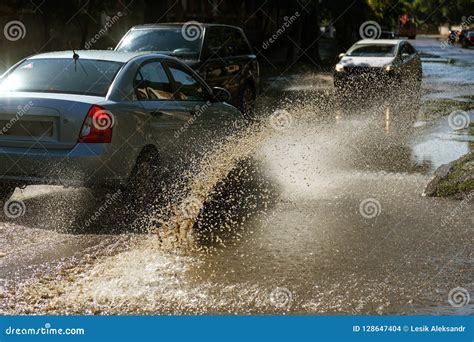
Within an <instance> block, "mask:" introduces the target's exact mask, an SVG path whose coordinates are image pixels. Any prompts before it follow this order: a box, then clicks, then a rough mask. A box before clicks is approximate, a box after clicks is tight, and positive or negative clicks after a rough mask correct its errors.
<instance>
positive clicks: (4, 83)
mask: <svg viewBox="0 0 474 342" xmlns="http://www.w3.org/2000/svg"><path fill="white" fill-rule="evenodd" d="M121 66H122V63H119V62H112V61H97V60H90V59H82V60H81V59H80V58H79V59H78V60H77V61H76V62H75V61H74V60H73V59H72V56H71V58H67V59H65V58H64V59H62V58H48V59H30V60H25V61H24V62H23V63H21V64H20V65H19V66H18V67H16V68H15V69H14V70H13V71H12V72H10V73H9V74H7V75H6V76H5V77H4V79H2V80H1V81H0V91H11V92H45V93H64V94H81V95H95V96H105V95H106V94H107V91H108V90H109V87H110V84H111V83H112V81H113V79H114V78H115V75H116V74H117V72H118V70H119V69H120V67H121Z"/></svg>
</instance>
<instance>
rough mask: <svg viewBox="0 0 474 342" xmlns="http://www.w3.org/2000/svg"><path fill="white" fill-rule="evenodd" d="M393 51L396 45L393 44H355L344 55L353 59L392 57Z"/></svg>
mask: <svg viewBox="0 0 474 342" xmlns="http://www.w3.org/2000/svg"><path fill="white" fill-rule="evenodd" d="M395 50H396V45H393V44H377V45H376V44H367V45H363V44H357V45H354V46H353V47H352V48H351V49H350V50H349V51H348V52H347V54H346V55H347V56H353V57H358V56H360V57H394V56H395Z"/></svg>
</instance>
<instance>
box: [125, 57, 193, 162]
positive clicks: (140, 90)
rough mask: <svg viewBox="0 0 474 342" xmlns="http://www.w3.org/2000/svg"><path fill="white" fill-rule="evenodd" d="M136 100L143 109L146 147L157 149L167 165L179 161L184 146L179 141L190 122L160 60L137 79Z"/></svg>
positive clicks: (147, 66) (148, 64)
mask: <svg viewBox="0 0 474 342" xmlns="http://www.w3.org/2000/svg"><path fill="white" fill-rule="evenodd" d="M133 87H134V91H135V95H136V100H137V101H138V102H139V104H140V106H141V108H142V109H143V126H144V127H143V130H144V131H145V134H146V139H147V144H153V145H155V146H157V147H158V149H159V151H160V154H161V156H162V157H163V159H164V160H166V161H173V160H175V159H176V158H177V153H176V151H177V150H179V149H180V147H182V146H184V142H182V140H181V139H178V138H177V137H176V134H175V132H176V131H178V130H179V129H180V128H181V127H183V126H184V125H185V123H186V122H187V121H188V120H189V118H190V115H189V113H188V112H187V111H186V110H185V109H184V108H183V107H182V106H181V105H180V103H179V102H178V101H176V100H175V98H174V94H173V88H172V84H171V80H170V78H169V76H168V74H167V71H165V68H164V66H163V64H162V63H161V61H160V60H148V61H146V62H144V63H143V64H142V65H141V66H140V67H139V68H138V71H137V73H136V76H135V78H134V85H133Z"/></svg>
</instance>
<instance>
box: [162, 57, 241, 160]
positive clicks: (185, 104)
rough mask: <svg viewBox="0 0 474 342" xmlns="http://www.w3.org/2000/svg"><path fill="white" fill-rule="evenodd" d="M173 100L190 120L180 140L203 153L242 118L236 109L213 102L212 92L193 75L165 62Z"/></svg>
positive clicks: (181, 129)
mask: <svg viewBox="0 0 474 342" xmlns="http://www.w3.org/2000/svg"><path fill="white" fill-rule="evenodd" d="M165 65H166V68H167V70H168V73H169V75H170V79H171V84H172V89H173V94H174V99H175V101H176V102H177V103H179V106H180V108H181V110H182V112H183V113H186V114H187V115H188V121H187V122H186V125H185V126H184V127H181V128H180V129H179V136H180V139H182V140H183V141H185V142H186V144H188V145H189V146H192V147H193V150H196V151H199V152H202V151H205V150H207V149H208V148H209V147H210V146H213V145H214V144H215V142H217V141H218V140H219V139H221V138H222V137H223V136H225V135H227V134H230V132H231V130H232V128H233V127H234V125H233V123H234V122H235V121H236V120H240V119H241V115H240V112H239V111H238V110H237V109H236V108H234V107H233V106H231V105H229V104H227V103H222V102H216V101H214V100H213V95H212V90H211V89H210V88H209V87H208V86H207V85H206V84H205V83H204V82H203V81H202V80H201V79H199V77H197V76H196V75H195V74H194V72H193V71H192V70H191V69H189V68H187V67H185V66H183V65H181V64H179V63H177V62H174V61H166V62H165Z"/></svg>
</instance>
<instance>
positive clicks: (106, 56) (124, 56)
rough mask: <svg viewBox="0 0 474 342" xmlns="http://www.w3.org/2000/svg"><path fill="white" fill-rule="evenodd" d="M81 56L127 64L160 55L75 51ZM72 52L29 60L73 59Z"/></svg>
mask: <svg viewBox="0 0 474 342" xmlns="http://www.w3.org/2000/svg"><path fill="white" fill-rule="evenodd" d="M74 52H75V53H77V54H78V55H79V59H93V60H101V61H110V62H119V63H127V62H128V61H130V60H132V59H134V58H135V57H138V56H144V55H155V56H158V54H154V53H150V52H117V51H112V50H77V51H74ZM74 52H73V51H72V50H66V51H55V52H46V53H40V54H38V55H34V56H30V57H28V58H27V59H41V58H51V59H54V58H71V59H72V56H73V53H74ZM159 56H160V57H163V58H170V57H169V56H166V55H159Z"/></svg>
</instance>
